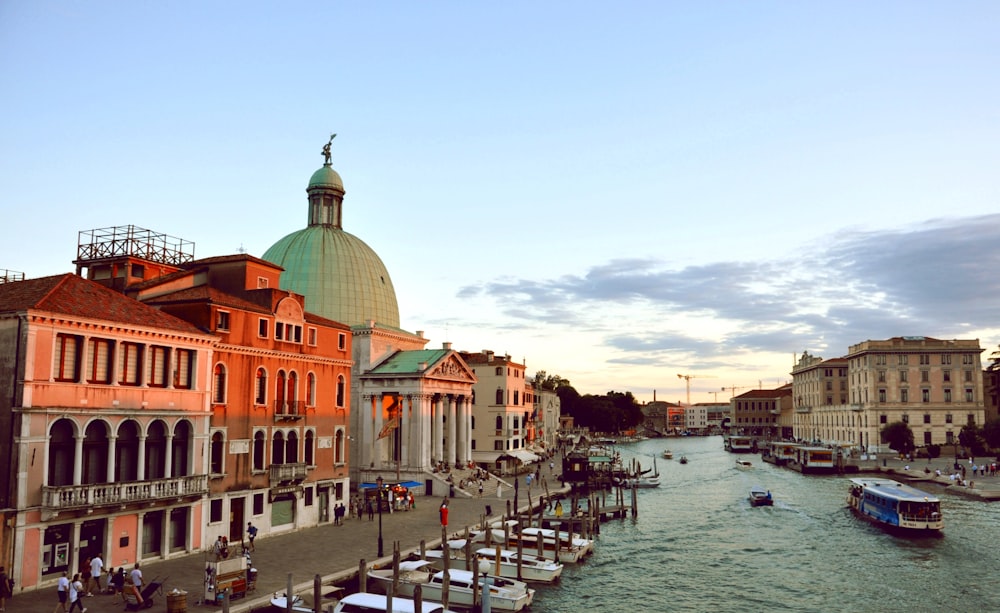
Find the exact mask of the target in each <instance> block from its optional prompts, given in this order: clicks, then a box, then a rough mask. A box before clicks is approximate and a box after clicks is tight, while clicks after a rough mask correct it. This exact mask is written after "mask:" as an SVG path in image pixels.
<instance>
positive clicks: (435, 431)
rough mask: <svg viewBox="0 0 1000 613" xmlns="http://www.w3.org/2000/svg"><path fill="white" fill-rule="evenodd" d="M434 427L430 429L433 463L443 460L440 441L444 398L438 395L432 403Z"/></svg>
mask: <svg viewBox="0 0 1000 613" xmlns="http://www.w3.org/2000/svg"><path fill="white" fill-rule="evenodd" d="M433 415H434V425H433V427H432V428H431V458H432V459H433V460H434V461H435V462H441V461H443V460H444V450H443V449H442V439H444V396H443V395H439V396H438V397H437V402H435V403H434V412H433Z"/></svg>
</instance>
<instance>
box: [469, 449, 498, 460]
mask: <svg viewBox="0 0 1000 613" xmlns="http://www.w3.org/2000/svg"><path fill="white" fill-rule="evenodd" d="M502 455H504V452H502V451H473V452H472V461H473V462H496V461H497V459H498V458H499V457H500V456H502Z"/></svg>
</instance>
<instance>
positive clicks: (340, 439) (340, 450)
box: [333, 430, 344, 464]
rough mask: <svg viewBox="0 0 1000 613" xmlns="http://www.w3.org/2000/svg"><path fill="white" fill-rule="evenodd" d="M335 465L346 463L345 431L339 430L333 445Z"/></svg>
mask: <svg viewBox="0 0 1000 613" xmlns="http://www.w3.org/2000/svg"><path fill="white" fill-rule="evenodd" d="M333 445H334V447H333V463H334V464H343V463H344V431H343V430H337V434H336V437H335V439H334V443H333Z"/></svg>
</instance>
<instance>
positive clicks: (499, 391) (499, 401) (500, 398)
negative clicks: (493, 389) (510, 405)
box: [497, 388, 503, 404]
mask: <svg viewBox="0 0 1000 613" xmlns="http://www.w3.org/2000/svg"><path fill="white" fill-rule="evenodd" d="M497 404H503V390H502V389H500V388H497Z"/></svg>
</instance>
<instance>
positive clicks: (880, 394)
mask: <svg viewBox="0 0 1000 613" xmlns="http://www.w3.org/2000/svg"><path fill="white" fill-rule="evenodd" d="M878 401H879V402H885V389H879V391H878Z"/></svg>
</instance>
